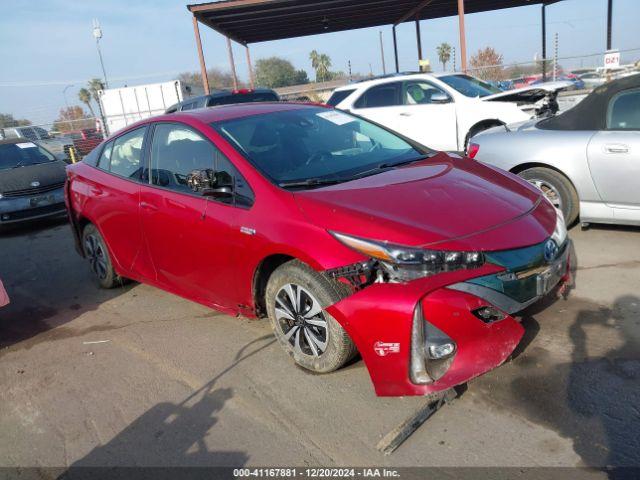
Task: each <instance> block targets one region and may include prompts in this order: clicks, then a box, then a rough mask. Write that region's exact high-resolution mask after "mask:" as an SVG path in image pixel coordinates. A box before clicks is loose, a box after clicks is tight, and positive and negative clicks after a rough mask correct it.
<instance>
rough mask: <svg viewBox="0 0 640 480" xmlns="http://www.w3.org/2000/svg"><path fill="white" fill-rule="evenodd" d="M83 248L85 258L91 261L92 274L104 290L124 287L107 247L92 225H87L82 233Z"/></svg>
mask: <svg viewBox="0 0 640 480" xmlns="http://www.w3.org/2000/svg"><path fill="white" fill-rule="evenodd" d="M82 248H83V249H84V255H85V257H86V258H87V260H89V266H90V267H91V272H92V273H93V275H94V278H95V279H96V280H97V281H98V284H99V285H100V286H101V287H102V288H114V287H118V286H120V285H122V279H121V278H120V277H119V276H118V274H116V272H115V270H114V269H113V264H112V263H111V257H110V256H109V250H107V245H106V244H105V242H104V239H103V238H102V235H100V232H98V229H97V228H96V227H95V226H94V225H92V224H89V225H87V226H86V227H85V228H84V230H83V231H82Z"/></svg>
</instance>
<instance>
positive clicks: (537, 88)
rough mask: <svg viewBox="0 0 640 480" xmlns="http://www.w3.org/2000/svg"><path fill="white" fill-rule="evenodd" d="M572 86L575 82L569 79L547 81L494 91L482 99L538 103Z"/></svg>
mask: <svg viewBox="0 0 640 480" xmlns="http://www.w3.org/2000/svg"><path fill="white" fill-rule="evenodd" d="M571 86H573V83H571V82H568V81H560V82H545V83H541V84H538V85H532V86H529V87H523V88H516V89H515V90H508V91H506V92H500V93H494V94H493V95H487V96H486V97H482V98H481V100H482V101H485V102H495V101H499V102H516V103H518V104H529V103H536V102H538V101H540V100H542V99H543V98H544V97H545V96H547V95H548V94H550V93H554V92H559V91H560V90H564V89H566V88H569V87H571Z"/></svg>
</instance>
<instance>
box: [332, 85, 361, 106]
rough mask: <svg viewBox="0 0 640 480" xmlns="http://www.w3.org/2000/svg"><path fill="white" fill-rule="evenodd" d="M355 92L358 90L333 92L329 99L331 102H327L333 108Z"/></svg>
mask: <svg viewBox="0 0 640 480" xmlns="http://www.w3.org/2000/svg"><path fill="white" fill-rule="evenodd" d="M355 91H356V89H355V88H352V89H350V90H339V91H337V92H333V93H332V94H331V96H330V97H329V100H327V105H331V106H332V107H335V106H336V105H338V104H339V103H340V102H342V101H343V100H344V99H345V98H347V97H348V96H349V95H351V94H352V93H353V92H355Z"/></svg>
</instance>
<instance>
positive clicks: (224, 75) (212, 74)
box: [178, 68, 244, 89]
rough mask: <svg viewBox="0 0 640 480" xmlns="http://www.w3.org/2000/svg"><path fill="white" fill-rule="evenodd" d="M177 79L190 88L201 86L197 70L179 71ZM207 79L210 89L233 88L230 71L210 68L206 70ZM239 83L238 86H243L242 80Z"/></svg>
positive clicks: (200, 76)
mask: <svg viewBox="0 0 640 480" xmlns="http://www.w3.org/2000/svg"><path fill="white" fill-rule="evenodd" d="M178 80H180V81H181V82H182V83H184V84H185V85H188V86H190V87H191V88H197V89H199V88H201V86H202V75H201V74H200V73H199V72H184V73H181V74H180V75H178ZM207 80H209V87H210V88H211V89H222V88H233V75H231V72H225V71H223V70H220V69H218V68H210V69H208V70H207ZM239 83H240V85H238V86H239V87H242V86H244V84H243V83H242V82H239Z"/></svg>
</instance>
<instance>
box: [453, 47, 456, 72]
mask: <svg viewBox="0 0 640 480" xmlns="http://www.w3.org/2000/svg"><path fill="white" fill-rule="evenodd" d="M453 71H454V72H455V71H456V47H453Z"/></svg>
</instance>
